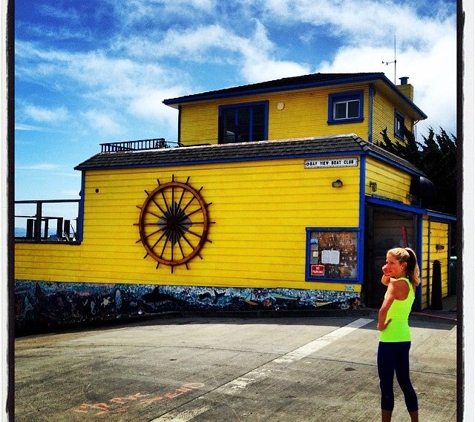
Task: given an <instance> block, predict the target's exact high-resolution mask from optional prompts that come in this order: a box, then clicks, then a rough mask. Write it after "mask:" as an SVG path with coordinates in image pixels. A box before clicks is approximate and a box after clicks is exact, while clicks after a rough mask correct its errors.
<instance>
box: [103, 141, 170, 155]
mask: <svg viewBox="0 0 475 422" xmlns="http://www.w3.org/2000/svg"><path fill="white" fill-rule="evenodd" d="M170 144H176V142H170V141H166V140H165V138H154V139H141V140H138V141H122V142H110V143H107V144H101V152H102V153H109V152H123V151H145V150H149V149H162V148H171V145H170Z"/></svg>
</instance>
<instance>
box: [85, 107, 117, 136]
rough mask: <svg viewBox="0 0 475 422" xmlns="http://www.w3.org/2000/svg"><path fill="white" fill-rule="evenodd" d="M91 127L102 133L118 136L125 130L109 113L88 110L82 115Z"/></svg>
mask: <svg viewBox="0 0 475 422" xmlns="http://www.w3.org/2000/svg"><path fill="white" fill-rule="evenodd" d="M82 115H83V116H84V117H85V118H86V120H87V121H88V122H89V124H90V126H91V127H92V128H94V129H97V130H98V131H100V132H101V133H103V134H104V133H105V134H112V135H116V134H119V133H121V131H122V130H123V128H122V125H121V124H120V123H118V122H117V121H115V120H114V118H113V117H112V116H111V115H110V114H107V113H104V112H102V111H100V110H88V111H87V112H85V113H83V114H82Z"/></svg>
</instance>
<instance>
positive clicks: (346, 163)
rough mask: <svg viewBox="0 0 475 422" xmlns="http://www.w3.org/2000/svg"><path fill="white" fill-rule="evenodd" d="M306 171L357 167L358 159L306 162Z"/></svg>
mask: <svg viewBox="0 0 475 422" xmlns="http://www.w3.org/2000/svg"><path fill="white" fill-rule="evenodd" d="M304 166H305V168H306V169H316V168H328V167H357V166H358V158H357V157H349V158H331V159H326V160H305V162H304Z"/></svg>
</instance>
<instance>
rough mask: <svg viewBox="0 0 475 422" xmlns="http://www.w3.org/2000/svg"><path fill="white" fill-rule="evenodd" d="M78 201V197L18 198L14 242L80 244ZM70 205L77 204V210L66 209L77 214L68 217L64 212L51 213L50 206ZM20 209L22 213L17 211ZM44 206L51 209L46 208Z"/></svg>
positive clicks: (53, 207) (69, 206) (51, 207)
mask: <svg viewBox="0 0 475 422" xmlns="http://www.w3.org/2000/svg"><path fill="white" fill-rule="evenodd" d="M79 201H80V200H79V199H49V200H28V201H15V216H14V218H15V242H32V243H50V242H65V243H79V241H80V240H79V239H78V215H79ZM71 204H77V207H76V210H74V211H73V210H72V209H67V210H63V212H67V213H69V214H71V213H73V212H74V214H75V217H73V218H65V217H64V215H65V214H63V215H61V216H58V215H50V212H51V209H56V208H61V206H64V207H66V208H71ZM64 207H63V208H64ZM19 208H21V209H22V211H23V212H20V211H18V209H19ZM45 208H49V209H48V210H47V211H46V210H45ZM46 212H48V214H46ZM55 214H56V212H55Z"/></svg>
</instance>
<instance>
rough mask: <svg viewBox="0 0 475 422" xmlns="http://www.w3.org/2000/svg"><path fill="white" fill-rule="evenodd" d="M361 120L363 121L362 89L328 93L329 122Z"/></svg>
mask: <svg viewBox="0 0 475 422" xmlns="http://www.w3.org/2000/svg"><path fill="white" fill-rule="evenodd" d="M361 121H363V91H352V92H342V93H338V94H330V95H329V97H328V123H329V124H339V123H354V122H361Z"/></svg>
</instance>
